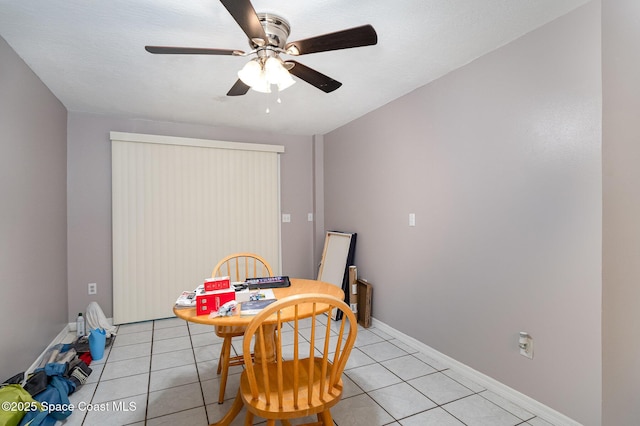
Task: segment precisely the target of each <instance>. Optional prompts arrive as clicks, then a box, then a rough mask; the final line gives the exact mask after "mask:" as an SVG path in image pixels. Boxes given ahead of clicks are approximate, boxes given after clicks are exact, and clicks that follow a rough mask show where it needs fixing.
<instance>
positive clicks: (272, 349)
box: [253, 324, 276, 364]
mask: <svg viewBox="0 0 640 426" xmlns="http://www.w3.org/2000/svg"><path fill="white" fill-rule="evenodd" d="M275 333H276V326H275V324H265V325H264V335H265V339H264V353H262V345H261V344H260V340H261V337H260V333H256V334H255V336H256V341H255V344H254V346H253V353H254V355H255V359H256V364H260V363H261V362H266V363H271V362H276V340H275Z"/></svg>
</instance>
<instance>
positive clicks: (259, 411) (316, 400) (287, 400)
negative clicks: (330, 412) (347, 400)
mask: <svg viewBox="0 0 640 426" xmlns="http://www.w3.org/2000/svg"><path fill="white" fill-rule="evenodd" d="M294 365H295V363H294V361H283V362H282V380H283V388H284V392H283V395H282V399H283V402H282V407H280V404H279V402H278V377H279V376H280V375H279V374H278V371H277V364H276V363H271V364H268V365H267V369H268V370H269V371H268V378H269V379H268V381H269V390H270V402H271V403H270V404H268V403H267V399H266V396H265V395H264V394H260V395H259V397H258V400H254V399H253V397H252V394H251V388H250V385H249V379H248V376H247V372H246V371H244V372H243V373H242V375H241V377H240V394H241V396H242V399H243V401H244V402H245V406H246V407H247V409H248V410H249V411H251V412H253V413H254V414H255V415H257V416H260V417H263V418H265V419H274V418H275V419H282V418H289V419H292V418H298V417H305V416H309V415H313V414H318V413H320V412H322V411H325V410H327V409H328V408H331V407H332V406H334V405H335V404H336V403H337V402H338V401H340V398H341V396H342V388H343V385H342V379H340V380H339V381H338V382H337V383H336V385H335V386H334V387H333V388H332V389H329V388H328V385H329V374H330V371H331V364H329V368H328V369H327V371H326V374H325V380H322V381H321V380H319V379H318V378H319V377H321V376H322V359H321V358H314V359H313V366H312V368H313V369H314V370H315V371H314V374H313V376H314V377H316V380H314V383H313V385H312V387H311V389H312V391H311V394H312V397H311V401H310V403H309V401H308V394H309V392H308V389H307V388H308V380H309V358H305V359H301V360H299V363H298V374H299V379H298V380H299V381H298V391H299V395H298V405H297V406H295V405H294V397H293V395H294V389H295V385H294ZM254 371H255V375H256V379H257V381H258V383H264V379H263V378H264V374H263V371H262V367H259V368H256V369H255V370H254ZM321 382H323V383H321ZM321 386H324V388H325V392H320V387H321ZM261 389H262V390H263V391H264V390H265V389H266V386H264V385H263V386H261ZM321 394H323V396H322V399H320V395H321Z"/></svg>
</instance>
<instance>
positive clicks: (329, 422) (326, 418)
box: [318, 409, 333, 426]
mask: <svg viewBox="0 0 640 426" xmlns="http://www.w3.org/2000/svg"><path fill="white" fill-rule="evenodd" d="M318 421H321V422H322V424H323V425H324V426H333V418H332V417H331V411H329V410H328V409H327V410H324V411H323V412H322V413H318Z"/></svg>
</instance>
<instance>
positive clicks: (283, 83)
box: [277, 70, 296, 92]
mask: <svg viewBox="0 0 640 426" xmlns="http://www.w3.org/2000/svg"><path fill="white" fill-rule="evenodd" d="M295 82H296V81H295V80H294V79H293V77H291V74H289V72H288V71H286V70H285V72H284V73H283V75H282V78H280V81H278V83H277V85H278V91H280V92H282V91H283V90H284V89H286V88H288V87H291V86H293V85H294V84H295Z"/></svg>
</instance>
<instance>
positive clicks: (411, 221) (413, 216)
mask: <svg viewBox="0 0 640 426" xmlns="http://www.w3.org/2000/svg"><path fill="white" fill-rule="evenodd" d="M409 226H416V214H415V213H409Z"/></svg>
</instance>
